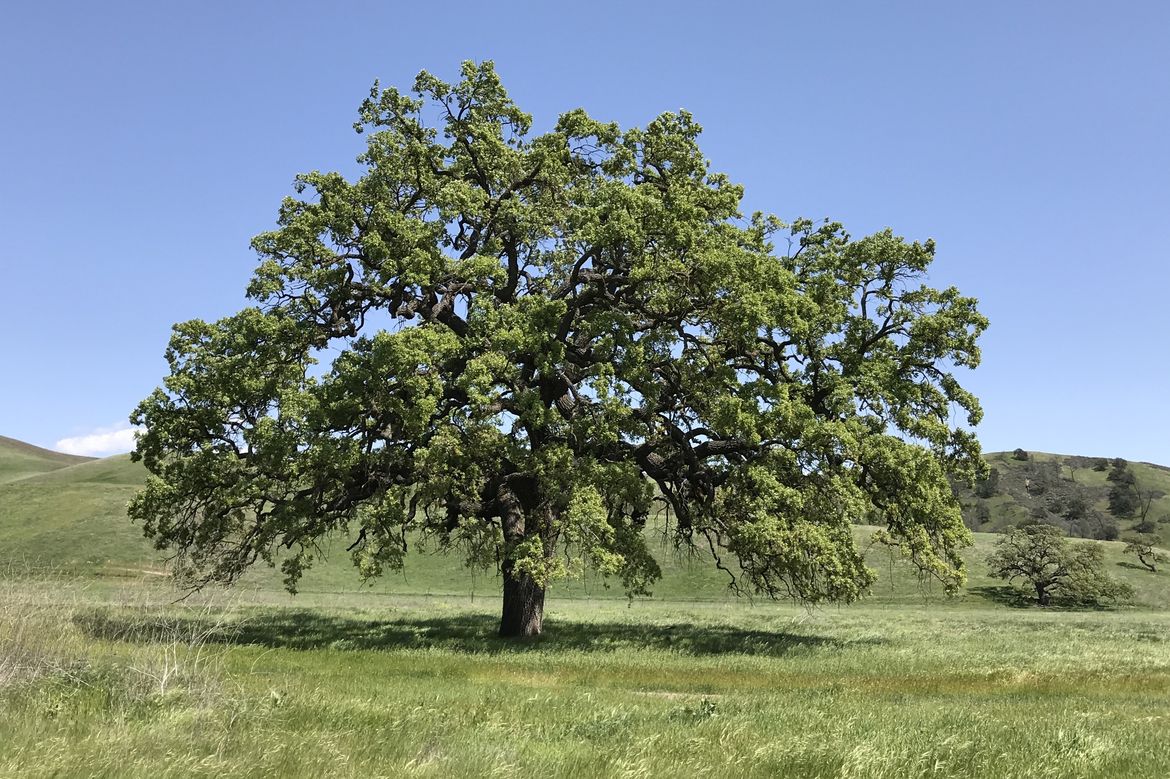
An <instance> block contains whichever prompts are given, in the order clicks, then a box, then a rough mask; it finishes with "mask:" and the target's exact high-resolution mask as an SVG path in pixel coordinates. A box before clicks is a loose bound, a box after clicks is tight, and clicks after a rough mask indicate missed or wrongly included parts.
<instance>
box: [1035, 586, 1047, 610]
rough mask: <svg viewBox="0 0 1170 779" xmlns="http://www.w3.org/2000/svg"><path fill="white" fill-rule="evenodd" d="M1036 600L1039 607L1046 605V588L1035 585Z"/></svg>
mask: <svg viewBox="0 0 1170 779" xmlns="http://www.w3.org/2000/svg"><path fill="white" fill-rule="evenodd" d="M1036 600H1037V601H1038V602H1039V603H1040V605H1041V606H1047V605H1048V588H1047V587H1045V586H1044V585H1042V584H1037V585H1036Z"/></svg>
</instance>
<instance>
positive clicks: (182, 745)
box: [0, 580, 1170, 777]
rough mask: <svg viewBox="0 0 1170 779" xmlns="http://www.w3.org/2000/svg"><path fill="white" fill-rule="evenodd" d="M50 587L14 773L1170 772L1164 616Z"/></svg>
mask: <svg viewBox="0 0 1170 779" xmlns="http://www.w3.org/2000/svg"><path fill="white" fill-rule="evenodd" d="M47 592H48V591H47V589H46V587H45V586H44V584H43V583H36V582H28V581H25V582H15V581H12V580H9V581H8V582H7V584H5V585H4V592H3V595H2V596H0V599H2V600H3V602H2V603H0V608H3V610H4V614H5V615H6V619H5V622H4V625H5V626H6V629H7V627H8V626H11V625H14V624H16V623H17V620H16V619H14V618H13V615H17V614H20V613H24V614H31V615H33V616H30V617H29V618H27V619H25V621H24V623H23V624H24V625H25V627H24V630H25V633H24V635H25V637H26V640H25V643H26V644H28V637H29V636H33V635H39V636H41V638H43V639H47V640H46V641H45V642H43V643H41V644H39V645H40V646H42V647H52V652H49V653H48V654H47V655H46V657H47V658H51V661H47V662H46V664H45V667H44V668H43V669H42V670H43V672H42V673H39V674H36V675H33V676H27V677H26V678H23V679H21V680H19V681H16V682H14V683H11V684H8V685H6V686H5V687H4V688H3V689H2V690H0V704H2V705H0V775H3V776H108V777H137V776H141V777H148V776H149V777H156V776H222V775H232V776H273V777H275V776H281V777H284V776H326V775H327V776H342V777H346V776H355V777H356V776H404V775H407V776H409V775H418V776H471V775H475V776H492V775H501V776H509V775H520V776H537V775H541V776H546V775H549V776H583V775H589V776H592V775H601V776H679V775H707V776H777V775H779V776H798V777H799V776H805V777H842V776H848V777H903V776H917V775H929V776H955V777H959V776H964V777H965V776H1018V777H1042V776H1051V777H1080V776H1086V777H1087V776H1127V777H1128V776H1149V777H1164V776H1167V775H1170V750H1168V749H1167V746H1166V742H1165V734H1166V732H1167V728H1168V727H1170V615H1167V614H1166V613H1163V612H1150V611H1114V612H1087V613H1081V612H1047V611H1042V610H1036V609H1032V610H1022V609H1007V608H984V609H974V608H970V607H964V608H958V607H946V606H938V605H929V606H908V605H900V606H881V605H877V606H870V607H864V608H848V609H837V608H829V609H821V610H815V611H809V610H804V609H800V608H794V607H784V606H776V605H773V604H760V605H756V606H749V605H742V604H741V605H727V604H679V603H634V604H632V605H630V606H627V605H626V604H623V603H621V602H614V601H555V600H554V601H552V602H551V603H550V607H549V615H548V621H547V623H546V624H547V634H546V636H545V637H544V638H542V639H540V640H537V641H531V642H527V643H515V642H504V641H500V640H499V639H497V638H495V637H494V627H495V616H496V615H495V604H494V602H491V601H485V600H484V599H477V601H476V602H475V603H471V602H469V601H468V600H467V599H465V598H456V597H446V598H429V599H422V598H418V599H404V600H399V601H389V602H388V601H382V600H380V599H379V600H377V601H373V602H372V601H371V599H367V598H363V597H362V596H360V595H357V596H354V595H351V596H348V597H346V598H341V597H337V598H334V599H333V601H332V602H331V603H329V604H326V603H325V602H324V600H319V601H316V602H315V601H314V600H313V599H309V601H308V602H307V603H306V604H305V605H303V606H300V607H298V608H295V609H294V608H290V607H287V606H285V607H281V606H258V605H254V604H248V603H235V604H231V605H225V604H223V603H220V604H205V603H202V602H198V601H196V602H190V601H188V602H185V603H184V604H179V605H168V604H167V603H166V599H167V598H168V597H172V598H173V594H168V593H166V592H165V590H162V589H161V588H152V587H148V586H141V587H136V588H135V587H127V588H125V589H124V590H123V591H122V592H120V593H119V592H112V591H108V590H106V591H101V590H96V591H95V590H93V589H91V588H87V587H85V586H84V585H79V584H78V583H74V584H73V585H71V586H70V585H63V586H60V587H57V588H56V589H55V590H52V595H51V596H50V595H47V594H46V593H47ZM44 603H52V604H53V606H52V608H50V609H46V608H45V607H44V605H43V604H44ZM38 604H40V605H38ZM33 617H35V619H34V618H33ZM34 623H35V624H34ZM11 635H12V634H11V633H3V634H0V652H3V651H6V649H5V648H6V647H11V646H13V644H12V643H11V642H9V643H7V644H6V643H5V637H9V636H11ZM168 668H173V669H174V670H173V672H172V673H171V675H170V676H169V677H168V680H167V682H166V683H164V684H162V685H161V686H160V682H159V678H160V675H162V671H164V670H165V669H168ZM61 669H67V673H66V672H61Z"/></svg>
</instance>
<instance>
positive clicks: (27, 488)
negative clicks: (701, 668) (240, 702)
mask: <svg viewBox="0 0 1170 779" xmlns="http://www.w3.org/2000/svg"><path fill="white" fill-rule="evenodd" d="M29 449H35V448H33V447H29ZM0 451H2V452H5V453H7V452H22V451H23V450H21V449H19V448H18V447H14V446H5V447H4V448H3V449H0ZM39 451H44V450H39ZM49 454H50V455H51V454H53V453H49ZM59 457H63V458H68V456H67V455H59ZM1054 457H1055V456H1053V455H1042V454H1041V455H1033V456H1032V459H1031V460H1030V461H1029V463H1030V465H1031V468H1029V463H1024V462H1021V461H1014V460H1011V456H1010V455H1009V454H992V455H989V456H988V459H989V461H990V462H991V463H992V464H993V465H994V466H995V467H996V468H997V469H999V470H1000V471H1001V473H1002V474H1003V475H1002V476H1001V477H1000V485H1001V486H1002V488H1003V494H1001V495H999V496H997V498H998V500H997V501H996V500H992V501H989V502H991V503H992V504H993V505H995V506H996V507H997V508H996V509H995V510H996V511H997V512H999V513H998V516H999V517H1000V519H999V520H998V521H996V522H994V523H986V524H987V525H988V526H989V527H985V528H981V530H983V529H994V530H999V529H1004V528H1007V527H1010V526H1014V525H1015V524H1016V522H1017V521H1019V520H1020V519H1023V518H1024V517H1025V516H1026V514H1025V513H1023V512H1024V511H1026V510H1027V509H1026V508H1023V507H1026V506H1027V503H1026V502H1025V500H1024V499H1023V498H1020V499H1017V498H1016V497H1015V496H1014V493H1013V490H1015V489H1016V487H1015V486H1013V485H1016V483H1017V481H1018V482H1019V483H1020V484H1022V483H1023V480H1024V479H1028V478H1030V477H1029V476H1028V474H1033V473H1034V472H1036V470H1037V469H1044V468H1051V467H1052V466H1047V465H1043V464H1044V463H1047V462H1052V458H1054ZM42 459H43V460H44V461H45V462H49V463H51V464H53V465H56V466H57V467H55V468H53V469H51V470H50V469H46V470H44V471H42V472H40V473H35V474H32V475H25V476H24V477H22V478H19V479H16V480H10V481H8V482H6V483H0V570H3V569H4V567H5V566H13V565H15V566H19V567H23V568H29V567H33V568H38V569H40V568H49V569H53V570H59V571H62V572H65V573H69V574H75V575H81V576H84V577H94V576H97V577H101V578H104V579H108V578H111V577H118V578H121V577H127V576H129V577H140V576H143V575H159V574H161V573H162V572H163V571H164V570H165V567H164V565H163V563H162V560H161V555H160V553H159V552H157V551H156V550H154V549H153V548H152V547H151V545H150V544H149V542H147V541H146V540H145V539H144V538H143V537H142V534H141V530H140V529H139V528H138V527H137V526H136V525H134V524H133V523H131V521H130V520H129V519H128V518H127V517H126V504H127V502H128V501H129V500H130V498H131V497H132V496H133V495H134V493H135V491H136V490H137V489H138V488H139V486H140V485H141V484H142V482H143V480H144V479H145V476H146V471H145V469H144V468H143V467H142V466H141V465H140V464H136V463H132V462H131V461H130V458H129V456H127V455H120V456H117V457H109V458H106V459H102V460H85V459H82V460H81V461H80V462H73V464H69V463H70V461H71V460H72V461H76V460H78V459H81V458H71V459H66V460H53V459H52V458H42ZM1133 468H1134V471H1135V473H1136V474H1137V475H1138V479H1139V480H1142V481H1144V480H1147V479H1148V480H1150V483H1157V484H1162V483H1165V484H1166V487H1167V489H1168V491H1170V471H1166V470H1164V469H1160V468H1158V467H1157V466H1150V465H1144V464H1134V465H1133ZM1033 478H1034V477H1033ZM1058 478H1061V479H1062V480H1065V481H1069V482H1071V481H1072V479H1073V478H1075V482H1073V483H1075V484H1076V485H1078V487H1079V486H1083V487H1084V488H1085V489H1104V487H1103V485H1105V484H1106V482H1105V474H1104V473H1101V472H1095V471H1092V470H1091V468H1078V469H1076V470H1075V473H1071V474H1070V473H1069V472H1068V471H1067V470H1064V471H1061V474H1060V476H1059V477H1058ZM1159 480H1160V481H1159ZM1058 486H1059V485H1058ZM1021 489H1022V488H1021ZM1025 495H1027V493H1026V490H1025ZM1028 497H1035V496H1028ZM1166 500H1167V499H1160V500H1159V501H1156V502H1155V508H1154V511H1158V510H1159V509H1160V508H1161V506H1162V505H1163V504H1165V503H1166ZM1131 524H1132V523H1131ZM1159 527H1162V528H1165V527H1166V525H1160V526H1159ZM856 532H857V535H858V538H859V541H860V542H861V544H862V546H863V547H867V548H868V551H867V558H868V560H869V563H870V565H871V566H872V567H874V568H875V569H876V570H877V571H878V574H879V581H878V583H877V584H876V585H875V587H874V589H873V592H872V595H871V596H870V599H871V600H873V601H878V602H921V601H923V600H939V599H941V598H942V597H943V595H942V592H941V590H940V589H939V588H938V587H937V586H935V587H932V586H931V585H930V584H929V583H927V584H923V583H920V582H919V581H918V579H917V577H916V576H915V574H914V571H913V569H912V568H911V567H910V566H909V565H907V564H906V563H905V562H903V561H902V560H900V559H899V558H898V557H897V556H895V555H892V554H891V553H890V551H889V550H887V549H885V548H884V547H880V546H874V545H871V544H870V542H869V537H870V535H871V533H872V528H867V527H858V528H857V531H856ZM997 538H998V536H997V535H996V534H994V533H987V532H977V533H976V534H975V544H974V546H973V547H971V548H970V549H968V550H967V551H966V554H965V557H966V559H967V561H968V565H969V572H970V582H969V587H968V589H967V591H966V593H965V594H964V595H963V596H961V598H960V601H959V602H960V603H969V604H972V605H977V604H986V603H987V602H988V601H989V600H995V599H997V598H1000V597H1002V592H1001V590H1000V588H1001V586H1002V582H998V581H994V580H991V579H989V578H988V577H987V575H986V566H985V564H984V562H983V561H984V559H985V558H986V556H987V554H988V552H990V550H991V548H992V546H993V545H994V543H995V541H996V540H997ZM648 540H649V542H650V545H651V549H652V551H653V552H654V554H655V557H656V558H657V559H658V561H659V563H660V564H661V566H662V569H663V578H662V580H661V581H660V582H658V584H657V585H656V586H655V587H654V588H653V589H654V598H656V599H669V600H692V599H693V600H700V601H722V600H729V599H733V598H734V597H735V596H733V595H732V594H731V593H730V592H729V591H728V589H727V577H726V575H725V574H723V573H721V572H720V571H718V570H717V569H716V568H715V567H714V566H713V565H712V564H711V561H710V559H709V555H707V554H697V555H690V554H684V553H681V552H679V551H677V550H676V549H675V548H674V546H673V544H672V543H671V542H670V541H669V539H667V538H665V537H664V536H663V535H662V534H661V533H659V532H656V531H653V530H651V531H648ZM345 545H346V542H343V541H342V540H341V539H338V540H337V541H336V542H335V543H328V542H326V543H325V544H324V550H325V552H326V559H324V560H321V561H318V562H317V563H316V564H315V565H314V567H313V568H312V569H311V570H310V571H309V572H308V573H307V574H306V575H305V578H304V579H303V581H302V583H301V587H300V589H301V591H302V592H303V593H306V594H308V593H317V594H319V595H328V594H329V593H346V592H353V591H354V590H355V589H358V588H359V584H358V581H357V576H356V571H355V570H354V568H353V566H352V565H351V564H350V561H349V556H348V555H347V554H346V553H345V551H344V550H345ZM1105 547H1106V558H1107V561H1108V564H1109V565H1108V568H1109V570H1110V572H1111V573H1112V574H1113V575H1115V576H1117V577H1118V578H1121V579H1124V580H1125V581H1128V582H1129V583H1130V584H1131V585H1133V586H1134V588H1135V589H1136V590H1137V592H1138V601H1139V602H1140V603H1141V604H1144V605H1147V606H1153V607H1163V606H1170V566H1168V567H1167V568H1166V570H1159V571H1158V572H1157V573H1150V572H1148V571H1145V570H1141V569H1139V568H1138V567H1137V566H1136V565H1135V564H1134V563H1135V561H1133V560H1130V559H1129V557H1128V556H1126V555H1125V554H1124V553H1123V547H1124V544H1123V543H1121V542H1111V543H1107V544H1106V545H1105ZM243 584H244V585H245V586H247V587H249V588H250V589H255V590H258V591H261V592H268V593H272V594H273V596H274V597H284V596H280V595H278V593H280V591H281V583H280V575H279V574H278V573H277V572H276V571H272V570H269V569H266V568H261V569H258V570H256V571H254V572H252V573H250V574H249V575H248V576H247V577H246V578H245V581H244V582H243ZM498 589H499V582H498V579H497V578H496V576H495V572H494V571H488V572H482V571H481V572H472V571H468V570H467V569H465V568H464V567H463V565H462V564H461V559H460V557H459V555H458V554H457V553H449V554H435V553H432V550H428V549H426V548H425V545H422V548H420V547H419V546H418V545H417V544H416V545H415V546H414V547H412V549H411V553H410V554H409V555H408V557H407V561H406V568H405V570H404V571H403V572H402V573H399V574H393V573H392V574H388V575H387V576H386V577H384V578H383V579H382V580H380V581H378V582H376V583H375V584H374V585H373V587H372V590H373V591H374V592H379V593H393V594H412V595H427V594H432V595H475V596H476V597H478V596H480V595H482V596H484V597H488V598H494V597H496V596H497V594H498ZM550 594H551V595H552V596H553V597H560V598H566V597H568V598H586V597H587V598H615V599H622V598H624V597H625V596H624V593H623V592H622V590H621V588H620V585H617V584H613V585H611V586H610V587H608V588H607V587H606V582H604V581H602V580H601V579H599V578H598V577H597V576H596V575H594V574H585V575H583V576H582V577H580V578H578V579H575V580H572V581H566V582H559V583H557V584H556V586H555V587H554V588H553V590H552V591H551V593H550Z"/></svg>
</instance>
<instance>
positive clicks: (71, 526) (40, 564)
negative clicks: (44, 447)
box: [0, 455, 157, 574]
mask: <svg viewBox="0 0 1170 779" xmlns="http://www.w3.org/2000/svg"><path fill="white" fill-rule="evenodd" d="M77 459H78V460H80V461H79V462H76V463H75V464H72V465H70V464H67V463H66V464H64V465H63V467H57V468H55V469H53V470H45V471H43V472H41V473H37V474H33V475H25V476H24V477H23V478H19V479H15V480H10V481H8V482H5V483H0V565H5V564H7V565H19V566H25V567H36V568H54V569H61V570H63V571H69V572H73V573H84V574H92V573H101V574H115V573H118V572H120V571H123V570H133V571H139V570H142V569H143V568H151V567H153V568H157V563H153V564H152V561H156V559H157V553H156V552H154V550H153V549H151V547H150V545H149V544H148V543H147V542H146V540H145V539H143V537H142V533H141V531H140V530H139V529H138V528H137V527H135V526H133V525H132V524H131V523H130V520H129V519H127V517H126V504H127V503H128V502H129V500H130V498H131V497H133V495H134V493H135V492H137V491H138V489H139V488H140V487H141V486H142V483H143V481H144V480H145V478H146V470H145V469H144V468H143V467H142V466H141V465H139V464H137V463H132V462H130V457H129V455H119V456H117V457H108V458H106V459H103V460H94V459H90V458H77Z"/></svg>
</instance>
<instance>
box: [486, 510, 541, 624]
mask: <svg viewBox="0 0 1170 779" xmlns="http://www.w3.org/2000/svg"><path fill="white" fill-rule="evenodd" d="M499 501H500V505H501V506H503V508H504V511H503V515H502V517H501V518H502V520H503V531H504V555H505V557H504V561H503V564H502V565H501V566H500V569H501V573H503V575H504V611H503V614H502V615H501V616H500V637H501V638H529V637H531V636H539V635H540V631H541V630H543V629H544V587H542V586H540V585H539V584H537V583H536V582H535V581H533V580H532V577H531V576H529V575H528V574H527V573H523V572H519V571H517V570H516V562H515V561H514V560H511V559H509V558H510V557H511V555H512V552H513V551H514V550H515V549H516V547H517V546H518V545H519V544H520V543H521V542H522V541H523V540H524V539H525V537H526V536H527V534H528V533H539V532H541V530H542V528H541V527H540V526H539V524H537V525H532V524H530V523H528V522H526V521H525V520H526V517H525V514H524V509H523V507H522V506H521V503H520V500H519V498H518V497H517V496H516V495H515V493H513V492H512V491H511V490H508V489H501V490H500V496H499ZM549 527H550V525H549V524H548V523H547V522H546V523H545V527H544V528H543V530H544V531H545V533H548V529H549ZM542 542H543V544H544V547H545V553H546V554H548V552H549V551H550V544H549V543H548V538H543V539H542Z"/></svg>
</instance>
